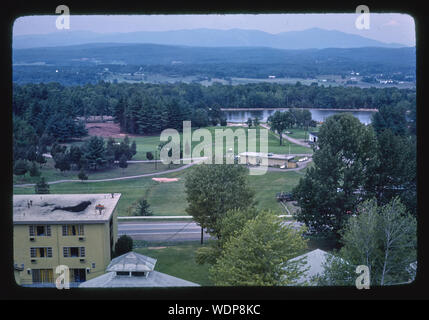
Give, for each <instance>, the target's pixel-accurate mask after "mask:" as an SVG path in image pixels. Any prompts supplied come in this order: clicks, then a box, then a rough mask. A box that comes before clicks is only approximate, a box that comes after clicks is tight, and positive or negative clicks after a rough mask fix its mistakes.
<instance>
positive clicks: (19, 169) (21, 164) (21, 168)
mask: <svg viewBox="0 0 429 320" xmlns="http://www.w3.org/2000/svg"><path fill="white" fill-rule="evenodd" d="M27 171H28V164H27V161H25V160H22V159H19V160H17V161H15V164H14V166H13V173H14V174H15V175H17V176H23V175H25V174H26V173H27Z"/></svg>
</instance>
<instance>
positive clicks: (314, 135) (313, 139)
mask: <svg viewBox="0 0 429 320" xmlns="http://www.w3.org/2000/svg"><path fill="white" fill-rule="evenodd" d="M317 139H318V133H317V132H310V133H309V134H308V140H309V141H310V142H317Z"/></svg>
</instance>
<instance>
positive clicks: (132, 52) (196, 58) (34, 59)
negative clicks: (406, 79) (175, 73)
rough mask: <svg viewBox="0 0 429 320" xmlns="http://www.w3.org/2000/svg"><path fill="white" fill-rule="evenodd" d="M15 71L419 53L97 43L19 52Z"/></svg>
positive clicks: (392, 57) (404, 60)
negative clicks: (31, 67) (32, 66)
mask: <svg viewBox="0 0 429 320" xmlns="http://www.w3.org/2000/svg"><path fill="white" fill-rule="evenodd" d="M13 63H14V65H28V64H36V65H37V64H45V65H69V66H70V65H75V66H77V65H97V64H122V65H175V64H227V63H228V64H272V65H274V64H278V65H293V64H299V65H303V66H312V65H323V64H351V65H350V67H353V64H359V65H364V64H374V65H380V66H381V65H389V66H390V67H392V69H394V68H404V67H405V68H411V69H412V68H415V63H416V56H415V48H414V47H404V48H377V47H366V48H354V49H351V48H335V49H334V48H329V49H305V50H283V49H274V48H265V47H216V48H208V47H188V46H167V45H157V44H117V43H95V44H85V45H75V46H64V47H45V48H31V49H16V50H14V51H13Z"/></svg>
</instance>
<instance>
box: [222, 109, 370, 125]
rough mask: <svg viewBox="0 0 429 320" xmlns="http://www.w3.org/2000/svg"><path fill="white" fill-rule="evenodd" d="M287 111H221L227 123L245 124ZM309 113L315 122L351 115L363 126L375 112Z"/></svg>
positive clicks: (316, 111) (326, 111)
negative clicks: (249, 120)
mask: <svg viewBox="0 0 429 320" xmlns="http://www.w3.org/2000/svg"><path fill="white" fill-rule="evenodd" d="M277 110H278V111H287V110H288V109H265V110H246V109H244V110H234V111H223V112H224V114H225V116H226V120H227V121H228V122H246V121H247V119H248V118H252V119H254V118H256V117H258V119H259V120H260V121H262V122H266V121H267V118H268V117H269V116H270V115H272V114H273V113H274V112H276V111H277ZM308 110H309V111H310V112H311V117H312V119H313V120H315V121H325V119H326V118H328V117H329V116H332V115H334V114H337V113H345V112H348V113H351V114H352V115H354V116H355V117H356V118H358V119H359V121H360V122H362V123H364V124H369V123H371V117H372V115H373V113H374V112H375V111H343V110H333V109H330V110H324V109H308Z"/></svg>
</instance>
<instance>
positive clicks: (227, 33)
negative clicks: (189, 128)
mask: <svg viewBox="0 0 429 320" xmlns="http://www.w3.org/2000/svg"><path fill="white" fill-rule="evenodd" d="M87 43H140V44H142V43H151V44H161V45H179V46H193V47H269V48H276V49H326V48H360V47H384V48H400V47H406V45H403V44H399V43H385V42H381V41H377V40H373V39H369V38H366V37H362V36H359V35H355V34H349V33H344V32H341V31H336V30H325V29H320V28H312V29H307V30H303V31H288V32H282V33H277V34H271V33H267V32H263V31H260V30H245V29H229V30H218V29H188V30H172V31H139V32H128V33H95V32H89V31H68V30H61V31H58V32H56V33H50V34H43V35H41V34H39V35H17V36H13V42H12V47H13V48H14V49H26V48H37V47H56V46H70V45H81V44H87Z"/></svg>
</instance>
